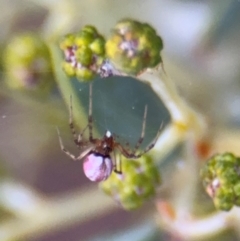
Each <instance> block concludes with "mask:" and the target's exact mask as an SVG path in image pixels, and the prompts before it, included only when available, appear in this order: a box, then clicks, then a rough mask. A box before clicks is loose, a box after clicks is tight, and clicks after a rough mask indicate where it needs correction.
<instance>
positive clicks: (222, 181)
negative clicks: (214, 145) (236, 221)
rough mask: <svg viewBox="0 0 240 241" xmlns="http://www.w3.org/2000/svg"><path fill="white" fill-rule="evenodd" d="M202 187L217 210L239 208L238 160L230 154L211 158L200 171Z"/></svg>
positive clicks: (239, 168)
mask: <svg viewBox="0 0 240 241" xmlns="http://www.w3.org/2000/svg"><path fill="white" fill-rule="evenodd" d="M201 177H202V180H203V185H204V187H205V189H206V191H207V193H208V194H209V196H210V197H211V198H212V199H213V202H214V205H215V207H216V208H217V209H220V210H224V211H229V210H230V209H231V208H232V207H233V206H234V205H236V206H240V158H239V157H236V156H234V155H233V154H232V153H224V154H217V155H215V156H213V157H211V158H210V159H209V160H208V161H207V163H206V164H205V165H204V166H203V168H202V169H201Z"/></svg>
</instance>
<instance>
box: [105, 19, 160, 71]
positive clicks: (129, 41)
mask: <svg viewBox="0 0 240 241" xmlns="http://www.w3.org/2000/svg"><path fill="white" fill-rule="evenodd" d="M162 49H163V42H162V39H161V38H160V37H159V36H158V35H157V33H156V31H155V30H154V29H153V28H152V27H151V26H150V25H148V24H146V23H140V22H138V21H134V20H131V19H126V20H122V21H120V22H119V23H117V25H116V26H115V28H114V29H113V31H112V35H111V37H110V38H109V40H108V41H107V43H106V56H107V58H109V60H110V61H111V62H112V63H113V65H115V67H116V68H117V69H119V70H120V71H121V72H124V73H127V74H132V75H137V74H139V73H141V72H142V71H144V70H145V69H146V68H153V67H156V66H157V65H158V64H159V63H161V62H162V59H161V56H160V51H161V50H162Z"/></svg>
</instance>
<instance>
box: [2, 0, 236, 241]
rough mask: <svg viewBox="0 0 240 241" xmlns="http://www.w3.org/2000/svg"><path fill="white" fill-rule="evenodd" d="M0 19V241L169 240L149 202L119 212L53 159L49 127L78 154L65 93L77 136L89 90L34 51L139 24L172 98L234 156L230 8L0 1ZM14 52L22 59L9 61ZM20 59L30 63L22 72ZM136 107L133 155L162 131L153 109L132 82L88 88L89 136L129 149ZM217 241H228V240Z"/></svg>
mask: <svg viewBox="0 0 240 241" xmlns="http://www.w3.org/2000/svg"><path fill="white" fill-rule="evenodd" d="M0 7H1V9H2V13H1V16H0V51H1V55H0V68H1V75H0V76H1V79H0V85H1V87H0V133H1V141H0V175H1V182H0V240H2V241H5V240H15V241H55V240H56V241H65V240H68V241H77V240H79V241H80V240H81V241H82V240H86V241H98V240H114V241H115V240H116V241H122V240H134V241H143V240H146V241H154V240H166V241H167V240H172V241H173V240H181V239H179V237H177V236H175V235H173V234H168V233H166V232H165V231H163V230H161V227H159V225H158V222H156V219H157V216H158V215H159V214H158V213H157V210H156V207H155V205H154V202H153V201H149V202H148V203H147V204H145V205H144V206H143V207H141V208H139V209H137V210H136V211H130V212H128V211H124V210H122V208H120V207H119V206H118V205H117V204H115V203H114V202H113V201H112V200H111V199H110V198H108V197H107V196H105V194H104V193H103V192H102V191H101V190H100V189H99V188H98V186H97V185H96V184H95V183H90V182H89V180H87V179H86V177H85V176H84V173H83V171H82V163H81V162H72V161H71V160H70V159H69V158H68V157H67V156H66V155H65V154H64V153H63V152H61V150H60V146H59V141H58V137H57V132H56V126H57V127H58V128H59V129H60V132H61V136H62V138H63V142H64V145H65V146H66V147H67V148H68V149H69V150H70V151H71V152H73V153H75V154H76V155H77V154H78V150H77V148H76V147H75V145H74V142H73V138H72V136H71V133H70V129H69V126H68V118H69V113H68V103H69V93H71V91H74V92H75V99H74V100H73V111H74V113H75V115H76V120H77V123H76V127H77V128H79V129H81V128H83V127H84V126H85V125H86V124H87V112H88V97H89V85H88V84H86V83H80V82H79V81H77V80H76V79H69V78H68V77H66V76H65V75H64V73H63V72H62V71H61V61H62V54H61V52H60V50H58V48H52V49H55V52H54V51H51V52H50V53H49V50H48V48H47V47H45V46H44V41H45V42H46V43H47V44H48V45H50V44H52V42H54V43H57V39H58V38H59V39H60V38H61V37H62V36H64V35H65V34H67V33H69V32H73V31H77V30H79V29H80V28H82V27H83V26H84V25H86V24H92V25H94V26H95V27H96V28H97V29H98V30H99V32H101V33H102V34H104V35H105V36H108V35H109V33H110V30H111V28H113V26H114V25H115V23H116V22H117V21H119V20H121V19H122V18H126V17H127V18H133V19H136V20H139V21H141V22H147V23H149V24H151V25H152V26H153V27H154V28H155V29H156V30H157V32H158V33H159V35H160V36H161V37H162V39H163V41H164V50H163V62H164V68H165V70H166V72H167V75H168V76H170V77H171V78H172V79H173V81H174V83H175V84H176V85H177V87H178V89H179V92H180V94H181V96H182V97H183V98H184V99H185V100H186V101H187V102H188V103H189V104H190V105H191V106H193V108H194V109H195V110H196V111H199V112H200V113H202V114H203V115H204V116H205V117H206V119H207V121H208V124H209V126H210V129H209V131H210V132H211V133H213V135H212V138H213V139H214V140H216V143H217V144H216V145H217V146H218V148H219V149H220V150H224V151H225V150H226V151H234V153H236V154H240V151H239V150H238V146H239V144H240V143H239V142H240V138H239V137H240V132H239V130H238V127H239V124H240V108H239V106H240V81H239V80H240V47H239V43H240V28H239V24H240V15H239V11H240V2H239V1H237V0H233V1H230V0H229V1H213V0H212V1H211V0H209V1H197V0H195V1H194V0H158V1H154V0H149V1H144V0H132V1H127V0H123V1H118V2H117V1H108V0H101V1H99V0H98V1H97V0H92V1H79V0H78V1H77V0H48V1H46V0H42V1H37V0H22V1H17V0H8V1H7V0H0ZM29 36H33V38H36V39H35V40H34V42H31V40H29ZM39 36H40V37H41V38H42V40H43V42H41V41H42V40H41V41H40V40H38V38H39ZM34 44H37V49H38V51H37V52H34V51H32V49H31V48H32V46H33V45H34ZM22 51H27V52H29V54H28V56H29V58H27V59H21V58H20V57H19V58H18V57H16V56H18V55H19V56H20V55H21V53H22ZM32 59H38V60H37V61H36V62H35V64H34V66H31V68H30V70H29V71H28V70H27V68H28V67H29V63H30V62H31V61H32ZM21 61H23V62H21ZM64 81H65V82H64ZM76 97H77V99H76ZM146 104H148V107H149V112H148V118H147V126H146V138H145V140H144V143H143V146H146V145H147V144H148V143H149V142H150V141H151V140H152V139H153V138H154V137H155V135H156V132H157V130H158V128H159V124H160V123H161V122H163V123H164V125H166V124H167V123H168V122H169V121H170V117H169V113H168V111H167V109H166V108H165V107H164V105H163V103H162V102H161V101H159V99H158V97H157V96H156V95H155V94H154V92H153V91H152V90H151V88H150V87H149V86H146V85H144V84H143V83H140V82H139V81H136V80H135V79H133V78H126V77H111V78H108V79H96V80H95V81H94V82H93V116H94V125H95V132H94V133H95V135H96V136H97V137H99V136H102V135H103V133H104V132H105V130H107V129H109V130H110V131H111V132H113V133H116V134H118V135H119V136H120V138H121V139H122V140H126V141H128V142H130V144H131V145H134V144H135V142H136V140H137V139H138V137H139V135H140V132H141V123H142V116H143V110H144V106H145V105H146ZM179 153H180V151H179V150H176V151H175V152H174V153H172V155H169V156H168V158H167V159H166V161H165V162H164V163H163V167H162V168H164V167H166V170H169V169H170V168H171V165H174V164H173V163H174V161H176V160H179V159H181V157H180V156H179ZM169 163H170V164H171V165H169ZM163 170H164V169H163ZM163 170H162V172H163V181H164V179H165V176H167V173H168V171H166V173H165V174H164V171H163ZM165 192H166V191H165V189H164V190H163V194H164V193H165ZM200 208H201V206H200ZM32 214H34V215H36V220H37V221H36V222H34V220H33V219H32ZM23 220H24V221H23ZM220 238H221V239H220ZM212 240H213V239H212ZM218 240H237V239H235V236H234V234H233V233H228V234H226V235H222V236H221V237H218Z"/></svg>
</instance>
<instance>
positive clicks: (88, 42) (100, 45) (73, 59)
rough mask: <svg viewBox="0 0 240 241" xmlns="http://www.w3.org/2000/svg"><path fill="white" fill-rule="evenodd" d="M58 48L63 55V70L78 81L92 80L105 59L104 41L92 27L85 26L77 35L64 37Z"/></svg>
mask: <svg viewBox="0 0 240 241" xmlns="http://www.w3.org/2000/svg"><path fill="white" fill-rule="evenodd" d="M60 48H61V49H62V50H63V51H64V55H65V62H64V64H63V70H64V71H65V73H66V74H67V75H68V76H76V77H77V79H78V80H80V81H89V80H92V79H93V78H94V77H95V76H96V74H97V73H98V72H99V69H100V68H101V65H102V63H103V60H104V58H105V40H104V38H103V37H102V36H101V35H100V34H99V33H98V32H97V30H96V28H94V27H93V26H85V27H84V28H83V29H82V30H81V31H80V32H78V33H77V34H70V35H66V36H65V38H64V39H63V40H62V42H61V43H60Z"/></svg>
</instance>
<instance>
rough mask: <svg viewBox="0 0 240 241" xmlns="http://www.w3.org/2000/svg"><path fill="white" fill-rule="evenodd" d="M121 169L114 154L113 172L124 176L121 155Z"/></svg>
mask: <svg viewBox="0 0 240 241" xmlns="http://www.w3.org/2000/svg"><path fill="white" fill-rule="evenodd" d="M118 160H119V169H118V161H117V158H116V153H115V152H114V154H113V167H114V169H113V171H114V172H115V173H117V174H122V160H121V155H119V159H118Z"/></svg>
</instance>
